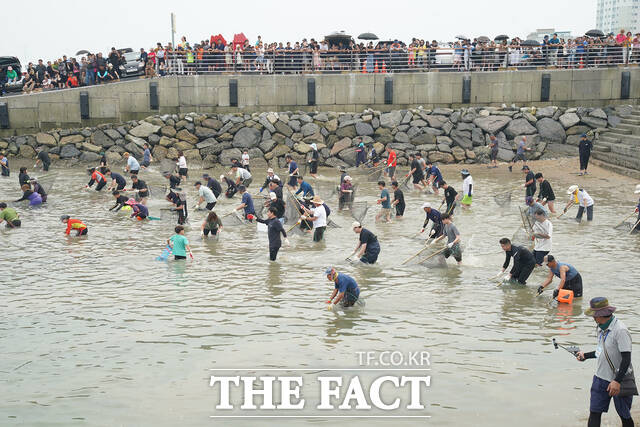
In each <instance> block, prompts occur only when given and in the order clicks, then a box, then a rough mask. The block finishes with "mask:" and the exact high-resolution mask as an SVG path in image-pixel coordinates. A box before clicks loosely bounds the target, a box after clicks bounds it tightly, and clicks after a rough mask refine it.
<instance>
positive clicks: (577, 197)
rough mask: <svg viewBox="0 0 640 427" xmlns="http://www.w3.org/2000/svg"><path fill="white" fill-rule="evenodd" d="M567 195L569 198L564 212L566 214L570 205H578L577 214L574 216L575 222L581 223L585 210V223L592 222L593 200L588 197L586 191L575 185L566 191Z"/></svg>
mask: <svg viewBox="0 0 640 427" xmlns="http://www.w3.org/2000/svg"><path fill="white" fill-rule="evenodd" d="M567 194H568V195H569V196H570V199H569V202H568V203H567V206H565V207H564V212H565V213H566V212H567V210H568V209H569V207H571V205H574V204H576V205H578V214H577V215H576V221H578V222H580V221H582V215H583V214H584V211H585V209H586V211H587V221H592V220H593V204H594V202H593V199H592V198H591V196H589V193H587V191H586V190H583V189H582V188H579V187H578V186H577V185H572V186H571V187H569V189H568V190H567Z"/></svg>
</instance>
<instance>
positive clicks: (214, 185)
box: [169, 173, 222, 199]
mask: <svg viewBox="0 0 640 427" xmlns="http://www.w3.org/2000/svg"><path fill="white" fill-rule="evenodd" d="M202 179H204V180H205V182H206V183H207V187H209V188H210V189H211V191H212V192H213V195H214V196H216V199H217V198H218V196H220V194H221V193H222V186H221V185H220V183H219V182H218V181H217V180H216V179H215V178H214V177H212V176H209V175H208V174H206V173H205V174H203V175H202ZM169 181H171V180H169Z"/></svg>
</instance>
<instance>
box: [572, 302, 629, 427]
mask: <svg viewBox="0 0 640 427" xmlns="http://www.w3.org/2000/svg"><path fill="white" fill-rule="evenodd" d="M615 311H616V307H613V306H611V305H609V301H608V300H607V298H604V297H596V298H592V299H591V301H589V308H588V309H586V310H585V312H584V314H585V315H586V316H590V317H593V320H595V322H596V324H597V328H596V329H597V338H598V342H597V346H596V350H595V351H591V352H588V353H584V352H582V351H580V352H578V354H577V355H576V359H578V360H579V361H580V362H584V361H585V360H587V359H596V373H595V375H594V376H593V380H592V382H591V401H590V403H589V423H588V426H589V427H591V426H594V427H595V426H600V422H601V417H602V413H603V412H608V411H609V404H610V403H611V398H613V404H614V406H615V408H616V412H617V413H618V416H620V419H621V420H622V426H623V427H632V426H633V425H634V423H633V419H632V417H631V404H632V401H633V396H634V395H637V394H638V391H637V386H636V385H635V378H634V375H633V366H632V364H631V347H632V340H631V334H630V333H629V329H628V328H627V326H626V325H625V324H624V323H622V321H621V320H620V319H618V318H617V317H616V316H614V315H613V313H615ZM623 384H624V387H623Z"/></svg>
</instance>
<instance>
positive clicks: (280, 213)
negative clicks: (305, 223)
mask: <svg viewBox="0 0 640 427" xmlns="http://www.w3.org/2000/svg"><path fill="white" fill-rule="evenodd" d="M269 199H270V201H269V203H268V206H269V207H270V208H276V218H278V219H279V220H281V221H280V222H282V223H284V212H285V206H286V205H285V203H284V200H282V199H278V196H277V195H276V193H274V192H273V191H272V192H270V193H269Z"/></svg>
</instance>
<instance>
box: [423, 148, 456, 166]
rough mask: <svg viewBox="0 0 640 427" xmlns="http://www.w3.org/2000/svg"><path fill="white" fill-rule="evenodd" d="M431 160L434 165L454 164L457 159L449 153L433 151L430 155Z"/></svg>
mask: <svg viewBox="0 0 640 427" xmlns="http://www.w3.org/2000/svg"><path fill="white" fill-rule="evenodd" d="M429 160H431V161H432V162H434V163H453V161H454V160H455V159H454V158H453V155H451V154H449V153H442V152H440V151H432V152H430V153H429Z"/></svg>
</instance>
